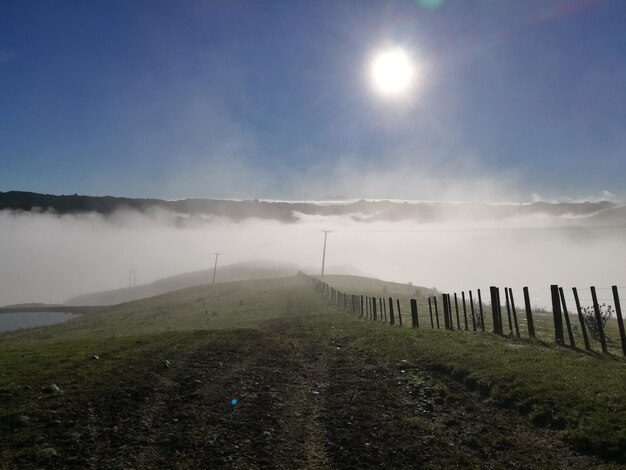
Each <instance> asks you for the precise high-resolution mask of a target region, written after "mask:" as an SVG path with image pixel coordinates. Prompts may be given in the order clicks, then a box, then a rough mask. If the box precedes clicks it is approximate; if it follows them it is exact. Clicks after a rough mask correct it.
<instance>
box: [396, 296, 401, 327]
mask: <svg viewBox="0 0 626 470" xmlns="http://www.w3.org/2000/svg"><path fill="white" fill-rule="evenodd" d="M396 304H397V305H398V323H400V326H402V310H400V299H396Z"/></svg>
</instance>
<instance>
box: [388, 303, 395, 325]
mask: <svg viewBox="0 0 626 470" xmlns="http://www.w3.org/2000/svg"><path fill="white" fill-rule="evenodd" d="M395 323H396V320H395V319H394V315H393V299H392V298H391V297H389V324H390V325H395Z"/></svg>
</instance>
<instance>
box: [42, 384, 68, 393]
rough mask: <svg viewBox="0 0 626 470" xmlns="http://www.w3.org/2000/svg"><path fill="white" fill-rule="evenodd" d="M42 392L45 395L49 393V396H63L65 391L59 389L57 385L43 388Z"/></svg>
mask: <svg viewBox="0 0 626 470" xmlns="http://www.w3.org/2000/svg"><path fill="white" fill-rule="evenodd" d="M41 391H42V392H43V393H47V394H48V395H61V394H62V393H63V390H61V389H60V388H59V386H58V385H56V384H51V385H46V386H45V387H41Z"/></svg>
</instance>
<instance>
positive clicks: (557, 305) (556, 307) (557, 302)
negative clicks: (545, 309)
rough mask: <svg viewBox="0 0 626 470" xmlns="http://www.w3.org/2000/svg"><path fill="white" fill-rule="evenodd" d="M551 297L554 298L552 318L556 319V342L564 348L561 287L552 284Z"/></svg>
mask: <svg viewBox="0 0 626 470" xmlns="http://www.w3.org/2000/svg"><path fill="white" fill-rule="evenodd" d="M550 295H551V296H552V316H553V317H554V340H555V341H556V343H557V344H559V345H561V346H563V343H564V338H563V318H562V314H561V299H560V296H559V286H557V285H555V284H552V285H551V286H550Z"/></svg>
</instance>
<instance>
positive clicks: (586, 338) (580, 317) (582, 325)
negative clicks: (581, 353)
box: [572, 287, 591, 351]
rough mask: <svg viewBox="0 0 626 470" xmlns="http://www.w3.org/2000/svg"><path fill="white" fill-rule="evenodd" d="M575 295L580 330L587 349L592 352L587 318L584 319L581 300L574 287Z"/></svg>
mask: <svg viewBox="0 0 626 470" xmlns="http://www.w3.org/2000/svg"><path fill="white" fill-rule="evenodd" d="M572 292H573V293H574V301H575V302H576V311H577V312H578V322H579V323H580V330H581V331H582V333H583V341H584V342H585V349H586V350H587V351H591V345H590V344H589V336H588V335H587V326H586V325H585V318H584V317H583V309H582V307H581V306H580V299H579V298H578V290H577V289H576V288H575V287H572Z"/></svg>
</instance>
